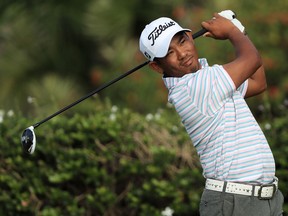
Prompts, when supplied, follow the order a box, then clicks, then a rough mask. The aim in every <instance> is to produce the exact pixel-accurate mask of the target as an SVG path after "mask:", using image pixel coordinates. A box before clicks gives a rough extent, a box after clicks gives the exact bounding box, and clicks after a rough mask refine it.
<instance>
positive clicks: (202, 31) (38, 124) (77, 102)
mask: <svg viewBox="0 0 288 216" xmlns="http://www.w3.org/2000/svg"><path fill="white" fill-rule="evenodd" d="M206 32H207V30H206V29H201V30H200V31H198V32H196V33H195V34H193V35H192V37H193V39H196V38H197V37H199V36H201V35H203V34H204V33H206ZM148 63H149V61H146V62H144V63H142V64H140V65H138V66H137V67H135V68H133V69H131V70H129V71H127V72H126V73H124V74H122V75H120V76H119V77H117V78H115V79H113V80H111V81H109V82H107V83H105V84H104V85H102V86H100V87H99V88H97V89H95V90H94V91H92V92H90V93H89V94H87V95H85V96H84V97H82V98H80V99H79V100H77V101H75V102H73V103H71V104H70V105H68V106H66V107H64V108H62V109H60V110H59V111H57V112H55V113H54V114H52V115H50V116H48V117H47V118H45V119H43V120H42V121H40V122H38V123H36V124H34V125H33V127H34V128H37V127H38V126H40V125H41V124H43V123H44V122H47V121H48V120H50V119H52V118H54V117H55V116H57V115H59V114H60V113H62V112H64V111H66V110H68V109H70V108H71V107H74V106H75V105H77V104H79V103H80V102H82V101H84V100H86V99H87V98H89V97H91V96H93V95H94V94H96V93H98V92H100V91H102V90H103V89H105V88H107V87H108V86H110V85H112V84H114V83H116V82H118V81H119V80H121V79H123V78H124V77H126V76H128V75H130V74H132V73H133V72H135V71H137V70H139V69H140V68H142V67H144V66H145V65H147V64H148Z"/></svg>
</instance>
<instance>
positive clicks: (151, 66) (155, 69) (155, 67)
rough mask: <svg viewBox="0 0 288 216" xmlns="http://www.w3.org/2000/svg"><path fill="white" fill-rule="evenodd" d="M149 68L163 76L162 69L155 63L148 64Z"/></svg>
mask: <svg viewBox="0 0 288 216" xmlns="http://www.w3.org/2000/svg"><path fill="white" fill-rule="evenodd" d="M149 67H150V68H151V69H152V70H154V71H156V72H158V73H160V74H163V72H164V71H163V69H162V67H161V66H160V65H159V64H158V63H157V62H155V61H152V62H149Z"/></svg>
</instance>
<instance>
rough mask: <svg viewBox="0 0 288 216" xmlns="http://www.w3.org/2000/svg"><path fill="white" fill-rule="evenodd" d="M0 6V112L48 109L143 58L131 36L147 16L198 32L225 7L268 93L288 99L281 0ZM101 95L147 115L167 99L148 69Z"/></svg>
mask: <svg viewBox="0 0 288 216" xmlns="http://www.w3.org/2000/svg"><path fill="white" fill-rule="evenodd" d="M0 4H1V5H0V14H1V15H0V77H1V78H0V86H1V91H0V101H1V103H0V109H4V110H16V111H21V112H23V113H25V114H27V115H36V114H37V115H38V116H39V115H40V116H41V115H43V116H45V114H46V115H47V114H50V113H51V112H54V111H56V110H58V109H59V108H61V107H63V106H65V105H67V104H69V103H71V102H73V101H74V100H76V99H78V98H79V97H81V96H83V95H85V94H86V93H88V92H90V91H92V90H94V89H96V88H97V87H98V86H99V85H101V84H103V83H104V82H107V81H109V80H111V79H113V78H114V77H116V76H119V75H120V74H121V73H124V72H125V71H127V70H129V69H131V68H133V67H135V66H137V65H139V64H140V63H142V62H144V61H145V59H144V58H143V57H142V54H141V53H140V52H139V50H138V38H139V35H140V33H141V31H142V29H143V28H144V26H145V24H147V23H149V22H150V21H152V20H153V19H155V18H157V17H160V16H169V17H171V18H173V19H175V20H176V21H178V22H179V23H180V24H181V25H182V26H184V27H189V28H191V29H192V30H193V31H197V30H199V29H200V28H201V25H200V23H201V21H203V20H206V19H209V18H211V16H212V14H213V13H214V12H216V11H222V10H225V9H231V10H233V11H235V12H236V14H237V15H238V18H239V20H240V21H242V23H243V24H244V26H246V30H247V32H248V34H249V36H250V38H251V39H252V40H253V41H254V43H255V45H256V46H257V48H258V49H259V51H260V53H261V55H262V58H263V61H264V65H265V68H266V72H267V80H268V85H269V89H268V93H269V94H268V96H269V98H270V99H271V100H273V101H274V100H275V101H277V102H278V103H283V102H284V100H285V97H286V99H287V92H288V73H287V71H288V64H287V59H288V30H287V25H288V10H287V9H288V2H287V1H280V0H275V1H273V4H271V2H270V1H268V0H264V1H261V3H259V2H258V1H252V2H251V1H250V0H241V1H236V2H233V3H232V2H231V1H228V0H219V1H211V0H205V1H202V0H201V1H200V0H196V1H190V0H178V1H173V0H166V1H162V0H153V1H152V0H145V1H144V0H126V1H116V0H86V1H79V0H70V1H65V0H51V1H36V0H21V1H20V0H18V1H17V0H2V1H1V3H0ZM196 43H197V47H198V51H199V53H200V57H206V58H208V59H209V62H210V64H214V63H219V64H221V63H225V62H227V61H229V60H230V59H231V58H233V52H232V51H231V47H230V45H229V43H228V42H226V41H224V42H223V41H214V40H213V39H208V38H200V39H197V42H196ZM100 96H101V98H106V97H108V98H109V100H111V101H112V103H113V104H116V105H118V106H125V107H129V108H131V109H133V110H135V111H137V112H140V113H148V112H151V111H152V112H153V111H155V110H156V109H157V108H159V107H161V106H165V105H166V100H167V92H166V89H165V87H164V86H163V84H162V80H161V77H160V75H158V74H156V73H154V72H152V71H151V70H150V69H149V68H148V67H145V68H143V69H141V70H139V71H137V72H136V73H134V74H133V75H131V76H130V77H128V78H125V80H122V81H121V83H118V84H116V85H114V86H111V87H109V88H108V89H107V90H105V91H103V92H101V93H100ZM287 103H288V102H287V100H286V105H287ZM31 104H32V105H33V106H32V105H31ZM31 106H32V107H31ZM35 106H37V107H38V108H39V109H38V110H37V113H33V112H35V109H33V107H35Z"/></svg>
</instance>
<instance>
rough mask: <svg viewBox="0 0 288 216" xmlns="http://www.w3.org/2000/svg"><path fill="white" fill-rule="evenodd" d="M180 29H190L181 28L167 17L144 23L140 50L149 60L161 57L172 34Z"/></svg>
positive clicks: (165, 52)
mask: <svg viewBox="0 0 288 216" xmlns="http://www.w3.org/2000/svg"><path fill="white" fill-rule="evenodd" d="M180 31H191V30H190V29H184V28H182V27H181V26H180V25H179V24H178V23H177V22H175V21H174V20H172V19H170V18H168V17H161V18H158V19H156V20H154V21H152V22H151V23H149V24H148V25H146V27H145V29H144V30H143V31H142V33H141V36H140V40H139V47H140V51H141V52H142V53H143V54H144V56H145V57H146V58H147V59H149V60H150V61H153V60H154V58H155V57H157V58H162V57H164V56H166V54H167V52H168V48H169V45H170V42H171V40H172V38H173V36H174V35H175V34H177V33H178V32H180Z"/></svg>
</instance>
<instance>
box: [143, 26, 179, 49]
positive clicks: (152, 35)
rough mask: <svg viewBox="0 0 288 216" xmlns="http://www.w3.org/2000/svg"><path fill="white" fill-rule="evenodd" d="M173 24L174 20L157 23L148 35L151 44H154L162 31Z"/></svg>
mask: <svg viewBox="0 0 288 216" xmlns="http://www.w3.org/2000/svg"><path fill="white" fill-rule="evenodd" d="M173 25H175V22H173V21H170V22H168V23H165V24H164V25H159V26H158V27H155V29H154V30H153V31H152V32H151V33H150V34H149V35H148V40H152V43H151V46H153V45H154V44H155V41H156V39H157V38H158V37H159V36H160V35H161V34H162V32H163V31H165V30H166V29H167V28H169V27H171V26H173Z"/></svg>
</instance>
